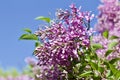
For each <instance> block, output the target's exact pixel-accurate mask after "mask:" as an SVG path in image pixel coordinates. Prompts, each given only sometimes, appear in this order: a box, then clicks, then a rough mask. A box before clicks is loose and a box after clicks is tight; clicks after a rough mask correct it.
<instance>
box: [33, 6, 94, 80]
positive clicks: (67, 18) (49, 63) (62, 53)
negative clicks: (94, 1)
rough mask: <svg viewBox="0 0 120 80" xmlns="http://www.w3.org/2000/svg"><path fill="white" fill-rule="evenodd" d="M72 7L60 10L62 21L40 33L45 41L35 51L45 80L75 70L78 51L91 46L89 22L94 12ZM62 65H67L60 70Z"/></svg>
mask: <svg viewBox="0 0 120 80" xmlns="http://www.w3.org/2000/svg"><path fill="white" fill-rule="evenodd" d="M70 8H71V11H68V10H62V9H59V10H57V12H56V16H57V19H58V20H57V21H55V22H52V24H50V26H48V27H47V28H46V29H44V30H41V29H40V30H38V31H37V32H36V35H37V36H39V38H40V39H41V40H42V42H43V44H42V45H41V46H40V47H37V48H36V50H35V56H37V58H38V61H39V62H38V65H39V66H40V68H41V70H40V73H41V75H38V77H40V79H42V80H58V79H60V80H63V79H64V78H65V75H66V73H67V72H69V71H71V70H70V69H71V68H70V66H71V62H72V60H77V61H79V55H78V50H80V49H82V48H83V47H86V48H88V47H89V45H90V40H89V37H90V35H91V29H90V30H89V28H90V26H89V25H88V24H90V20H91V19H92V18H93V17H94V15H90V12H82V11H81V9H80V8H79V9H77V8H76V6H75V5H74V4H72V5H70ZM84 24H86V26H85V25H84ZM61 66H62V67H64V68H65V70H64V71H63V69H60V67H61Z"/></svg>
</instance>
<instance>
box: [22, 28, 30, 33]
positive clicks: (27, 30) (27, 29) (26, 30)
mask: <svg viewBox="0 0 120 80" xmlns="http://www.w3.org/2000/svg"><path fill="white" fill-rule="evenodd" d="M24 31H25V32H28V33H30V34H31V33H32V31H31V30H30V29H29V28H25V29H24Z"/></svg>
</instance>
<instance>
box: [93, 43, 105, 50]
mask: <svg viewBox="0 0 120 80" xmlns="http://www.w3.org/2000/svg"><path fill="white" fill-rule="evenodd" d="M92 47H93V48H94V49H95V50H97V49H101V48H103V46H102V45H101V44H93V45H92Z"/></svg>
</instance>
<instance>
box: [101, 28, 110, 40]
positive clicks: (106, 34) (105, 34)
mask: <svg viewBox="0 0 120 80" xmlns="http://www.w3.org/2000/svg"><path fill="white" fill-rule="evenodd" d="M102 35H103V37H105V38H108V35H109V32H108V30H106V31H104V32H103V33H102Z"/></svg>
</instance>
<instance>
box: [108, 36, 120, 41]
mask: <svg viewBox="0 0 120 80" xmlns="http://www.w3.org/2000/svg"><path fill="white" fill-rule="evenodd" d="M118 38H119V37H118V36H111V37H110V39H111V40H113V39H118Z"/></svg>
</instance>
